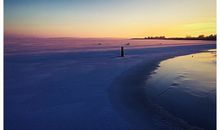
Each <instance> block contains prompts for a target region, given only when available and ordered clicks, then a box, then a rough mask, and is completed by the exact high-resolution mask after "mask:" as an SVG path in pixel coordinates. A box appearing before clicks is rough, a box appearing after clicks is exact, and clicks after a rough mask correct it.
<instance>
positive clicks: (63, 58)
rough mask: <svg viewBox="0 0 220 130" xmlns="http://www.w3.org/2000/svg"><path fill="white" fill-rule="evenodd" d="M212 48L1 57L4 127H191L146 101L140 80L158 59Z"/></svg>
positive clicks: (152, 68)
mask: <svg viewBox="0 0 220 130" xmlns="http://www.w3.org/2000/svg"><path fill="white" fill-rule="evenodd" d="M215 47H216V44H209V45H191V46H175V47H163V48H144V49H143V48H142V49H131V50H127V51H126V52H125V57H119V55H120V54H119V51H100V52H99V51H97V52H80V53H74V52H72V53H54V54H50V53H48V54H38V55H11V56H5V57H4V61H5V62H4V66H5V68H4V69H5V71H4V74H5V80H4V83H5V91H4V93H5V103H6V104H5V109H6V110H7V111H5V126H6V127H7V128H8V129H33V126H34V125H36V124H38V125H37V126H36V127H35V128H34V129H36V130H39V129H48V130H49V129H53V130H56V129H57V130H60V129H105V130H110V129H111V130H112V129H116V130H117V129H121V130H128V129H139V130H142V129H157V126H158V125H159V126H160V128H161V129H162V128H164V129H166V128H173V127H175V128H186V129H188V128H191V127H192V126H189V125H188V124H186V123H184V122H183V121H182V120H179V119H178V120H176V118H173V117H172V116H169V113H166V112H164V111H162V109H160V108H159V107H157V106H155V105H151V104H152V103H149V101H146V100H145V97H144V96H145V95H144V94H143V91H142V90H143V89H142V85H143V81H144V80H145V79H146V78H147V76H148V75H149V74H150V73H151V72H152V71H153V70H154V69H155V68H156V67H157V65H158V63H159V62H160V61H161V60H163V59H166V58H170V57H174V56H178V55H184V54H189V53H195V52H198V51H201V50H205V49H209V48H210V49H211V48H215ZM146 65H147V66H146ZM137 87H138V89H137ZM146 108H149V109H147V110H146ZM158 112H161V113H162V114H165V115H166V116H165V117H169V120H168V119H165V118H161V116H160V114H155V113H158ZM15 120H17V121H15ZM161 120H163V121H164V122H161ZM27 122H28V123H27ZM45 122H47V123H45ZM73 122H74V125H73ZM176 124H178V125H176ZM21 126H22V127H21ZM155 126H156V127H155ZM180 126H181V127H180ZM158 129H159V128H158Z"/></svg>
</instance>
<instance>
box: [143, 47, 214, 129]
mask: <svg viewBox="0 0 220 130" xmlns="http://www.w3.org/2000/svg"><path fill="white" fill-rule="evenodd" d="M145 90H146V96H147V97H148V98H150V99H151V100H153V101H154V102H155V103H157V104H158V105H160V106H161V107H162V108H163V109H165V110H166V111H168V112H169V113H171V114H172V115H174V116H176V117H177V118H181V119H183V120H184V121H186V122H187V123H189V124H190V125H193V126H196V127H200V128H203V129H206V130H213V129H215V128H216V126H215V125H216V50H215V49H213V50H208V51H204V52H201V53H196V54H191V55H186V56H180V57H176V58H171V59H168V60H165V61H162V62H161V63H160V64H159V67H158V69H157V70H155V71H154V72H153V73H152V75H151V76H150V78H149V79H147V80H146V87H145Z"/></svg>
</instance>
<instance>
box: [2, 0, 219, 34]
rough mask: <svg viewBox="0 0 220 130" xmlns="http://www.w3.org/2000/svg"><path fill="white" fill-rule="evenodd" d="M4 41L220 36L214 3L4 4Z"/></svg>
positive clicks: (20, 0) (74, 0)
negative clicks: (16, 38) (11, 38)
mask: <svg viewBox="0 0 220 130" xmlns="http://www.w3.org/2000/svg"><path fill="white" fill-rule="evenodd" d="M4 27H5V28H4V30H5V34H6V35H21V36H38V37H125V38H129V37H144V36H159V35H164V36H167V37H176V36H177V37H185V36H189V35H190V36H197V35H200V34H205V35H209V34H215V33H216V1H215V0H4Z"/></svg>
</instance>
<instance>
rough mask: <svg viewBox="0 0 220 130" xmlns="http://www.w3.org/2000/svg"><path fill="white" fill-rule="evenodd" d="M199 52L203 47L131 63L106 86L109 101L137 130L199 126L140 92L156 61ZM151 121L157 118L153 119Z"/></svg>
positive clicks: (192, 127)
mask: <svg viewBox="0 0 220 130" xmlns="http://www.w3.org/2000/svg"><path fill="white" fill-rule="evenodd" d="M207 49H210V48H207ZM202 51H204V50H203V49H201V50H196V51H191V52H190V51H189V52H183V53H179V54H178V53H176V54H167V55H163V56H157V57H155V58H153V59H150V60H149V59H148V60H146V61H144V62H142V63H139V64H137V65H136V66H133V67H132V68H130V69H129V70H128V71H126V72H124V73H123V74H121V75H120V76H119V77H117V78H116V79H115V81H114V83H112V85H111V86H110V87H109V91H108V92H109V99H110V101H111V103H112V104H113V106H114V107H115V109H117V111H118V112H119V113H120V114H121V115H122V116H123V117H125V118H126V119H127V120H128V121H129V122H131V123H133V124H134V125H136V126H139V127H140V128H141V129H155V127H156V128H157V129H161V128H166V129H174V128H179V129H200V128H197V127H194V126H192V125H190V124H188V123H187V122H185V121H184V120H182V119H179V118H177V117H175V116H173V115H172V114H170V113H168V112H167V111H166V110H164V109H163V108H161V106H158V105H157V104H154V103H153V102H151V100H148V99H147V97H146V95H145V93H144V82H145V81H146V80H147V79H148V78H149V77H150V76H151V74H152V73H153V72H154V70H156V69H157V68H158V67H159V66H158V65H159V64H160V62H162V61H164V60H167V59H170V58H174V57H178V56H184V55H188V54H194V53H199V52H202ZM155 120H157V121H156V122H155ZM158 124H159V125H158Z"/></svg>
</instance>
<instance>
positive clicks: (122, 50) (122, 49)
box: [121, 46, 124, 57]
mask: <svg viewBox="0 0 220 130" xmlns="http://www.w3.org/2000/svg"><path fill="white" fill-rule="evenodd" d="M121 57H124V47H123V46H122V47H121Z"/></svg>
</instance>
